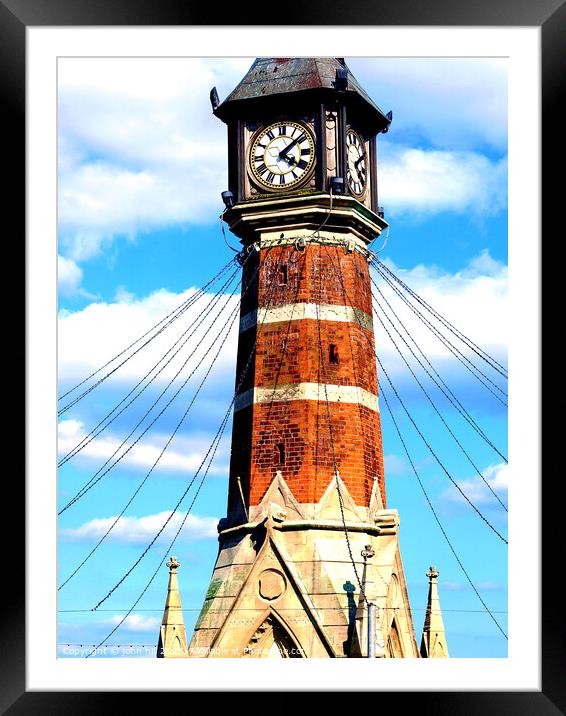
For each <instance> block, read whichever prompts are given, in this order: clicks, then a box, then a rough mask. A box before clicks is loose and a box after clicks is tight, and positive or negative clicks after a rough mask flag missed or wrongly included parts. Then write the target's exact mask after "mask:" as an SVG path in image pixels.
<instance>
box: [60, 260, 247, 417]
mask: <svg viewBox="0 0 566 716" xmlns="http://www.w3.org/2000/svg"><path fill="white" fill-rule="evenodd" d="M234 261H235V258H233V259H230V261H229V262H228V263H227V264H226V265H225V266H223V267H222V269H220V271H219V272H218V273H217V274H216V276H214V277H213V278H212V279H211V280H210V281H209V282H208V283H207V284H205V285H204V286H203V287H202V288H199V289H198V291H195V293H194V294H192V295H191V296H190V297H189V298H188V299H187V300H186V301H184V302H183V303H182V304H181V305H180V306H178V307H177V308H176V309H174V310H173V311H171V312H170V313H169V314H167V316H165V318H162V319H161V321H159V322H158V323H156V324H155V325H154V326H153V327H152V328H150V329H149V330H148V331H146V332H145V333H144V334H143V335H142V336H140V337H139V338H137V339H136V340H135V341H133V342H132V343H130V344H129V345H128V346H127V347H126V348H124V349H123V350H122V351H120V353H118V354H117V355H115V356H114V357H113V358H111V359H110V360H109V361H107V362H106V363H105V364H104V365H102V366H101V367H100V368H98V369H97V370H95V371H94V372H93V373H91V374H90V375H88V376H87V377H86V378H84V379H83V380H81V381H80V383H77V384H76V385H75V386H74V387H73V388H71V389H70V390H68V391H67V392H66V393H64V394H63V395H61V396H60V398H59V400H62V399H63V398H65V397H66V396H67V395H69V394H70V393H72V392H74V391H75V390H76V389H77V388H78V387H80V386H81V385H84V384H85V383H86V382H87V381H88V380H90V379H91V378H93V377H94V376H95V375H98V373H100V371H102V370H104V368H106V367H108V366H109V365H111V364H112V363H113V362H114V361H115V360H117V359H118V358H120V357H121V356H122V355H124V353H126V352H127V351H128V350H129V349H130V348H133V346H135V345H136V343H139V342H140V341H141V340H142V339H143V338H145V337H146V336H148V335H149V334H150V333H151V332H152V331H154V330H155V329H156V328H157V327H158V326H160V325H161V324H162V323H163V322H164V321H166V323H165V325H163V326H162V327H161V328H160V329H159V331H157V332H156V333H155V334H154V335H153V336H151V337H150V338H149V339H148V340H147V341H146V342H145V343H143V344H142V345H141V346H139V347H138V348H137V349H136V350H135V351H134V352H133V353H132V354H131V355H129V356H128V357H127V358H125V359H124V360H123V361H122V362H121V363H120V364H119V365H118V366H116V368H113V369H112V370H111V371H108V373H106V374H105V375H104V376H103V377H102V378H100V379H99V380H98V381H97V382H96V383H95V384H94V385H92V386H90V387H89V388H88V389H87V390H85V391H84V392H83V393H81V395H79V396H78V397H76V398H74V399H73V400H72V401H71V402H70V403H68V404H67V405H66V406H64V407H63V408H61V409H60V410H59V411H58V415H63V414H64V413H66V412H67V411H68V410H70V409H71V408H72V407H73V406H74V405H76V404H77V403H78V402H79V401H80V400H82V399H83V398H84V397H85V396H87V395H89V394H90V393H91V392H92V391H93V390H94V389H95V388H96V387H98V386H99V385H100V384H101V383H103V382H104V381H105V380H107V379H108V378H109V377H110V376H111V375H113V374H114V373H115V372H116V371H117V370H119V369H120V368H121V367H122V366H123V365H124V364H125V363H127V362H128V361H129V360H131V358H133V357H134V355H137V354H138V353H139V352H140V351H141V350H143V348H145V347H146V346H148V345H149V344H150V343H151V342H152V341H153V340H154V339H155V338H157V336H158V335H160V334H161V333H163V331H164V330H166V329H167V328H169V326H171V325H172V324H173V323H174V322H175V321H176V320H177V319H178V318H179V317H180V316H182V315H183V313H185V311H187V310H188V309H189V308H190V307H191V306H193V305H194V304H195V303H196V302H197V301H198V300H200V299H201V298H202V296H204V295H205V293H206V291H207V289H208V288H209V287H211V286H212V285H213V284H214V283H215V282H216V280H218V278H220V277H221V276H222V275H223V274H224V273H226V271H227V270H228V269H229V268H230V266H231V265H232V264H233V263H234ZM167 319H169V320H167Z"/></svg>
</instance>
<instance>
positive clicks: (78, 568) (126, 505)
mask: <svg viewBox="0 0 566 716" xmlns="http://www.w3.org/2000/svg"><path fill="white" fill-rule="evenodd" d="M254 278H255V275H254ZM252 282H253V278H252V279H251V280H250V282H249V283H248V286H249V285H250V284H251V283H252ZM244 295H245V292H242V298H243V296H244ZM240 305H241V302H240V304H238V306H237V307H236V309H235V310H234V311H233V312H232V314H231V316H232V320H231V322H230V324H229V325H228V328H227V331H226V335H225V337H224V340H223V341H222V344H221V346H220V348H219V349H218V351H217V353H216V355H215V356H214V358H213V360H212V362H211V365H210V366H209V369H208V371H207V373H206V374H205V376H204V378H203V379H202V381H201V383H200V385H199V387H198V389H197V391H196V393H195V395H194V396H193V399H192V400H191V403H190V404H189V407H188V408H187V410H186V411H185V414H184V415H183V417H182V418H181V420H180V421H179V423H178V425H177V427H176V428H175V430H174V432H173V434H172V435H171V437H170V438H169V440H168V441H167V443H166V444H165V446H164V447H163V449H162V450H161V453H160V454H159V456H158V457H157V459H156V461H155V462H154V464H153V466H152V467H151V469H150V470H149V472H148V473H147V474H146V476H145V477H144V479H143V480H142V482H141V483H140V484H139V485H138V487H137V488H136V490H135V491H134V493H133V494H132V496H131V497H130V499H129V500H128V502H127V503H126V504H125V505H124V507H123V508H122V510H121V511H120V513H119V514H118V515H117V516H116V517H115V519H114V520H113V522H112V524H111V525H110V527H109V528H108V529H107V530H106V532H105V533H104V534H103V535H102V537H101V538H100V539H99V541H98V542H97V543H96V545H95V546H94V547H93V548H92V550H91V551H90V552H89V553H88V554H87V556H86V557H85V558H84V559H83V560H82V562H81V563H80V564H79V565H78V566H77V567H76V569H75V570H74V571H73V572H72V573H71V574H70V575H69V577H67V579H66V580H65V581H64V582H63V583H62V584H61V585H60V586H59V587H58V589H59V590H60V589H62V588H63V587H64V586H65V585H66V584H67V583H68V582H69V581H70V580H71V579H72V578H73V577H74V576H75V575H76V574H77V572H78V571H79V570H80V569H81V568H82V567H83V566H84V565H85V564H86V562H87V561H88V560H89V559H90V557H92V555H93V554H94V553H95V552H96V550H97V549H98V548H99V547H100V546H101V544H102V543H103V542H104V540H105V539H106V537H108V535H109V534H110V532H111V531H112V530H113V529H114V527H115V526H116V524H117V523H118V522H119V520H120V519H121V518H122V517H123V516H124V514H125V512H126V510H127V509H128V508H129V507H130V505H131V504H132V502H133V501H134V499H135V498H136V496H137V495H138V493H139V492H140V490H141V489H142V487H143V486H144V485H145V483H146V482H147V480H148V479H149V477H150V475H151V474H152V472H153V470H154V469H155V467H156V466H157V464H158V463H159V461H160V460H161V458H162V457H163V455H164V453H165V451H166V450H167V448H168V447H169V445H170V444H171V442H172V440H173V438H174V437H175V434H176V433H177V431H178V430H179V428H180V427H181V424H182V423H183V421H184V420H185V419H186V417H187V415H188V413H189V411H190V409H191V407H192V405H193V404H194V402H195V400H196V398H197V396H198V394H199V392H200V390H201V388H202V386H203V385H204V382H205V381H206V379H207V377H208V375H209V374H210V371H211V370H212V367H213V365H214V364H215V362H216V360H217V358H218V356H219V355H220V352H221V350H222V347H223V345H224V341H225V340H226V338H227V336H228V335H229V333H230V331H231V328H232V325H233V323H234V321H235V318H236V310H239V308H240ZM225 325H226V324H225Z"/></svg>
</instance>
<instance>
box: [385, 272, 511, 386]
mask: <svg viewBox="0 0 566 716" xmlns="http://www.w3.org/2000/svg"><path fill="white" fill-rule="evenodd" d="M374 265H375V266H376V268H377V265H379V267H380V268H381V269H382V270H383V271H386V272H387V273H388V274H389V276H391V278H392V279H393V280H394V281H396V282H397V283H398V284H399V285H400V286H402V287H403V288H404V289H405V291H406V292H407V293H409V294H410V295H411V296H412V297H413V298H414V299H415V300H417V301H418V302H419V303H420V304H421V306H423V308H425V309H426V310H427V311H428V312H429V313H430V314H432V315H433V316H434V317H435V318H436V319H437V320H438V321H440V322H441V323H442V324H443V325H444V326H445V327H446V328H448V329H449V330H450V331H451V332H452V333H453V334H454V335H455V336H457V337H458V338H459V339H460V340H461V341H462V342H463V343H465V344H466V345H467V346H468V347H469V348H470V349H471V350H472V351H473V352H474V353H476V355H477V356H478V357H479V358H481V359H482V360H483V361H485V362H486V363H487V364H488V365H489V366H490V367H491V368H493V370H495V371H497V372H498V373H499V374H500V375H502V376H503V377H504V378H507V375H508V372H507V369H506V368H505V366H503V365H501V363H499V362H498V361H497V360H495V358H492V356H490V355H489V353H486V351H484V350H483V349H482V348H480V346H478V345H477V344H476V343H474V342H473V341H472V340H471V338H468V337H467V336H466V335H465V334H464V333H462V332H461V331H459V330H458V329H457V328H456V327H455V326H454V325H452V323H450V321H448V320H447V319H446V318H444V317H443V316H442V315H441V314H440V313H438V311H436V310H435V309H434V308H433V307H432V306H431V305H430V304H429V303H427V302H426V301H425V300H424V298H422V296H419V295H418V293H416V292H415V291H413V289H412V288H411V287H410V286H408V285H407V284H406V283H405V282H404V281H403V280H402V279H400V278H399V276H397V275H396V274H394V273H393V271H391V269H390V268H388V267H387V266H386V265H385V264H384V263H383V262H382V261H380V260H379V259H378V258H376V259H375V261H374Z"/></svg>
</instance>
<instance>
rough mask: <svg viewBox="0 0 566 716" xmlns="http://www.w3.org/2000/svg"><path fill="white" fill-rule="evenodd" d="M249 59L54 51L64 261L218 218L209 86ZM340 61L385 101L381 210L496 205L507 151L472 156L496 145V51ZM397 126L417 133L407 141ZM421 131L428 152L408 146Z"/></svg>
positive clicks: (499, 123)
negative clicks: (388, 124) (390, 118)
mask: <svg viewBox="0 0 566 716" xmlns="http://www.w3.org/2000/svg"><path fill="white" fill-rule="evenodd" d="M251 61H252V58H216V59H203V58H63V59H61V60H60V61H59V88H58V94H59V133H60V137H59V147H60V157H59V168H60V176H59V224H60V244H61V247H62V250H63V251H64V253H65V255H66V256H67V257H68V258H70V259H72V260H74V261H75V262H76V261H85V260H88V259H89V258H91V257H93V256H95V255H96V254H98V253H100V252H101V251H103V250H105V249H106V248H107V247H108V246H109V245H110V244H111V243H112V241H113V240H114V238H115V237H116V236H117V235H122V236H125V237H134V236H136V234H138V233H139V232H144V231H149V230H154V229H158V228H163V227H166V226H170V225H172V224H175V225H181V226H186V225H188V224H190V223H195V222H197V223H201V222H206V223H210V222H212V221H215V220H216V217H217V215H218V213H219V212H220V209H221V208H222V207H221V202H220V192H221V191H222V190H223V189H225V188H226V181H227V160H226V157H227V142H226V127H225V125H224V124H223V123H222V122H221V121H220V120H217V119H216V118H214V117H213V116H212V114H211V108H210V103H209V91H210V88H211V87H212V86H213V85H216V86H217V87H218V90H219V94H220V97H221V99H224V97H225V96H226V95H227V94H228V93H229V92H230V91H231V90H232V89H233V88H234V87H235V86H236V84H237V83H238V82H239V81H240V79H241V78H242V76H243V75H244V74H245V72H246V70H247V69H248V67H249V65H250V63H251ZM349 62H350V65H351V68H352V70H353V72H354V74H356V75H357V76H358V79H359V80H360V81H361V83H362V85H363V86H365V88H366V89H367V91H368V92H369V94H370V95H371V96H372V97H374V98H375V100H376V101H377V103H378V104H380V105H381V104H383V101H386V102H387V103H388V104H387V106H389V103H390V104H391V106H393V109H394V112H395V115H394V125H393V127H392V130H391V132H390V134H388V135H387V137H386V138H385V137H384V138H383V139H382V140H381V150H380V173H381V175H382V177H381V180H380V186H381V188H382V197H383V202H384V204H385V206H386V208H387V210H388V211H389V212H391V213H393V214H394V213H399V212H400V211H407V210H411V211H414V212H421V213H423V214H430V213H434V212H439V211H464V210H471V211H472V213H473V212H476V213H479V212H485V211H488V212H489V211H491V212H493V211H497V210H499V209H500V208H501V207H503V206H505V203H506V198H505V176H506V161H505V160H500V161H492V160H490V159H488V158H487V157H486V156H484V155H483V154H482V152H483V151H484V149H485V146H486V144H487V145H489V146H496V147H497V148H498V149H499V150H500V151H501V152H502V153H505V144H506V125H507V107H506V82H507V65H506V62H505V60H497V59H495V60H486V59H485V58H480V59H457V58H456V59H454V58H451V59H439V58H430V59H426V60H425V59H418V60H414V59H411V60H408V59H403V58H395V59H389V60H385V59H378V58H372V59H360V58H357V59H352V60H349ZM384 106H385V105H384ZM397 129H398V130H400V131H399V132H398V134H397V136H399V137H400V139H399V140H396V139H395V136H396V135H395V132H394V130H397ZM408 130H411V131H413V130H414V131H416V134H417V139H415V138H414V137H411V138H410V139H407V137H408V135H407V131H408ZM414 131H413V133H414ZM421 136H422V137H424V138H425V139H426V140H427V141H429V142H432V145H433V147H437V148H438V151H434V150H428V151H427V150H424V149H422V148H421V149H419V148H418V146H420V145H421V144H422V142H419V141H418V137H421ZM398 141H405V142H407V141H409V142H410V144H409V145H407V146H400V145H399V144H396V143H395V142H398ZM448 149H450V150H451V151H447V150H448Z"/></svg>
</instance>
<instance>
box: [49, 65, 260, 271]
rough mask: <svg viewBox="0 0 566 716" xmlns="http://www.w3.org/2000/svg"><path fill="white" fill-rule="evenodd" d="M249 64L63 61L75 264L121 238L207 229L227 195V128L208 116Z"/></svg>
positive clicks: (63, 182) (67, 237) (65, 234)
mask: <svg viewBox="0 0 566 716" xmlns="http://www.w3.org/2000/svg"><path fill="white" fill-rule="evenodd" d="M250 63H251V60H250V59H246V58H232V59H230V58H227V59H212V60H204V59H199V58H65V59H62V60H60V61H59V131H60V138H59V139H60V141H59V146H60V157H59V167H60V177H59V224H60V229H61V232H60V233H61V244H62V246H63V247H64V248H65V251H66V253H67V255H68V256H70V257H71V258H73V259H74V260H76V261H80V260H86V259H88V258H90V257H92V256H94V255H96V254H97V253H99V252H100V251H101V250H102V249H103V248H104V247H105V246H106V245H108V244H109V243H110V242H111V241H112V240H113V238H114V237H115V236H116V235H117V234H121V235H126V236H134V235H135V234H136V233H137V232H140V231H147V230H151V229H156V228H160V227H165V226H168V225H171V224H173V223H175V224H187V223H190V222H202V221H205V222H210V221H213V220H214V219H215V218H216V216H217V214H218V213H220V208H221V202H220V192H221V191H222V190H223V189H225V188H226V167H227V158H226V157H227V148H226V127H225V125H224V124H223V123H222V122H221V121H220V120H218V119H216V118H214V117H213V116H212V114H211V107H210V102H209V91H210V89H211V87H212V86H213V85H216V86H217V87H218V90H219V93H220V95H221V97H222V98H223V97H224V96H225V95H226V94H227V93H228V92H229V91H231V89H233V87H234V86H235V85H236V84H237V82H238V81H239V80H240V79H241V77H242V76H243V74H244V73H245V71H246V70H247V69H248V67H249V65H250Z"/></svg>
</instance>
